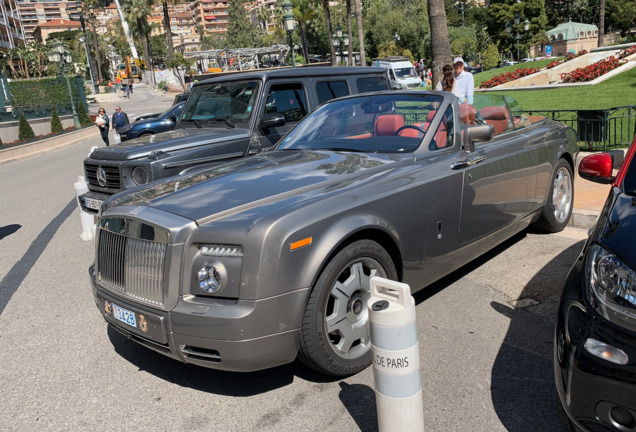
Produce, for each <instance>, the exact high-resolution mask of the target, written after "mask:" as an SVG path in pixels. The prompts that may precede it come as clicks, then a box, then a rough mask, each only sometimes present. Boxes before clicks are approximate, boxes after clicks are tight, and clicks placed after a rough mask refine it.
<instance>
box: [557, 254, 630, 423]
mask: <svg viewBox="0 0 636 432" xmlns="http://www.w3.org/2000/svg"><path fill="white" fill-rule="evenodd" d="M582 261H583V260H580V261H578V262H577V264H576V265H575V266H574V268H573V269H572V270H571V272H570V274H569V276H568V279H567V281H566V284H565V288H564V292H563V295H562V297H561V303H560V305H559V310H558V316H557V326H556V331H555V342H554V348H555V350H554V373H555V381H556V387H557V393H558V396H559V403H561V406H562V407H563V410H564V412H565V414H566V415H567V417H568V419H569V421H570V422H572V423H573V424H575V425H576V426H577V427H578V428H580V429H582V430H584V431H617V432H633V431H636V338H635V336H634V335H632V334H629V333H628V332H625V331H622V330H621V329H619V328H618V327H615V326H613V325H612V324H611V323H609V322H607V321H605V320H604V319H602V318H600V317H598V316H597V315H596V314H595V313H594V312H593V311H590V310H589V309H588V307H587V305H586V303H585V301H584V299H583V294H582V291H583V288H582V285H581V283H582ZM589 338H593V339H596V340H598V341H602V342H605V343H608V344H610V345H611V346H613V347H616V348H619V349H621V350H623V351H624V352H625V353H627V355H628V356H629V362H628V364H627V365H624V366H621V365H618V364H614V363H611V362H609V361H607V360H603V359H600V358H598V357H596V356H594V355H592V354H590V353H589V352H588V351H587V350H586V348H585V342H586V341H587V340H588V339H589Z"/></svg>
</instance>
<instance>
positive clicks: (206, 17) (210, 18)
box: [205, 15, 216, 20]
mask: <svg viewBox="0 0 636 432" xmlns="http://www.w3.org/2000/svg"><path fill="white" fill-rule="evenodd" d="M205 19H206V20H214V19H216V17H215V16H214V15H206V16H205Z"/></svg>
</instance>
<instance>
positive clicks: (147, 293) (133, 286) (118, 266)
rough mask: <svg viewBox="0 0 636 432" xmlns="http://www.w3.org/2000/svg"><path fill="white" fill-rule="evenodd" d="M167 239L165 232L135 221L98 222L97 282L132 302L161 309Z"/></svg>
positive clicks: (114, 219) (107, 220)
mask: <svg viewBox="0 0 636 432" xmlns="http://www.w3.org/2000/svg"><path fill="white" fill-rule="evenodd" d="M157 240H158V241H157ZM167 240H168V234H167V233H166V232H163V231H160V230H157V229H156V228H154V227H152V226H150V225H147V224H144V223H141V222H138V221H131V220H129V219H119V218H109V219H101V220H100V223H99V239H98V246H97V247H98V249H97V271H98V273H97V277H98V281H99V282H100V283H101V284H102V285H104V286H105V287H106V288H109V289H111V290H113V291H116V292H118V293H120V294H123V295H125V296H127V297H130V298H131V299H134V300H137V301H140V302H144V303H148V304H150V305H153V306H158V307H163V302H164V298H163V291H164V290H163V278H164V267H165V259H166V250H167V247H168V244H167Z"/></svg>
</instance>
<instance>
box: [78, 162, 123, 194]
mask: <svg viewBox="0 0 636 432" xmlns="http://www.w3.org/2000/svg"><path fill="white" fill-rule="evenodd" d="M99 168H102V169H103V170H104V174H105V175H106V184H104V185H101V184H99V180H98V178H97V171H98V170H99ZM84 171H85V172H86V179H87V180H88V184H90V185H91V186H95V187H98V188H106V189H116V190H119V189H121V181H120V177H119V167H118V166H109V165H93V164H86V165H84Z"/></svg>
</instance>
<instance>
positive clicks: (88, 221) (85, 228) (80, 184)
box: [73, 176, 95, 241]
mask: <svg viewBox="0 0 636 432" xmlns="http://www.w3.org/2000/svg"><path fill="white" fill-rule="evenodd" d="M73 186H75V195H76V196H77V198H79V196H80V195H82V194H84V193H86V192H88V184H87V183H86V180H85V179H84V176H78V177H77V182H76V183H74V184H73ZM77 206H78V207H79V211H80V220H81V221H82V233H81V234H80V238H81V239H82V240H84V241H89V240H93V238H94V234H93V229H92V227H93V226H94V225H95V217H94V216H93V215H92V214H90V213H88V212H85V211H84V210H82V206H80V203H79V199H78V201H77Z"/></svg>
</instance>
